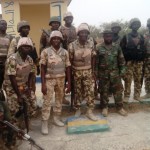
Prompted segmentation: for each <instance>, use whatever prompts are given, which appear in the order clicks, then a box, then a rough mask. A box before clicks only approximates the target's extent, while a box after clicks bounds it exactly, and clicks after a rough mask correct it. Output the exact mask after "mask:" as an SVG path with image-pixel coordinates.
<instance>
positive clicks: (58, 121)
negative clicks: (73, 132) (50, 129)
mask: <svg viewBox="0 0 150 150" xmlns="http://www.w3.org/2000/svg"><path fill="white" fill-rule="evenodd" d="M53 121H54V124H55V125H57V126H59V127H63V126H65V124H64V123H63V122H62V121H61V120H60V116H59V115H54V118H53Z"/></svg>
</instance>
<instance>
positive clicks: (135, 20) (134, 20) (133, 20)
mask: <svg viewBox="0 0 150 150" xmlns="http://www.w3.org/2000/svg"><path fill="white" fill-rule="evenodd" d="M135 22H138V23H139V24H140V27H141V21H140V20H139V19H138V18H132V19H131V20H130V23H129V28H132V25H133V23H135Z"/></svg>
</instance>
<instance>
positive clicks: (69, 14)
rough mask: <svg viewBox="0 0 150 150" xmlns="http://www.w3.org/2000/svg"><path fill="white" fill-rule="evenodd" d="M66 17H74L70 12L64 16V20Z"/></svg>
mask: <svg viewBox="0 0 150 150" xmlns="http://www.w3.org/2000/svg"><path fill="white" fill-rule="evenodd" d="M66 17H73V15H72V13H71V12H70V11H67V12H66V13H65V14H64V17H63V19H65V18H66Z"/></svg>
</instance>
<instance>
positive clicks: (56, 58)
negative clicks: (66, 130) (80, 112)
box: [40, 31, 71, 134]
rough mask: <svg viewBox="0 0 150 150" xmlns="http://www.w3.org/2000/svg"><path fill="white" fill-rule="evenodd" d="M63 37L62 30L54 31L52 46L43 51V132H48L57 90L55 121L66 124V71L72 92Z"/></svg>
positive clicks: (68, 62)
mask: <svg viewBox="0 0 150 150" xmlns="http://www.w3.org/2000/svg"><path fill="white" fill-rule="evenodd" d="M62 40H63V37H62V34H61V32H60V31H53V32H52V33H51V35H50V39H49V41H50V44H51V46H50V47H48V48H46V49H44V50H43V51H42V53H41V60H40V64H41V79H42V88H41V89H42V93H43V98H44V102H43V107H42V127H41V132H42V133H43V134H48V119H49V116H50V112H51V105H52V104H51V103H52V99H53V94H54V92H55V106H54V107H53V111H54V114H53V115H54V116H53V121H54V123H55V125H57V126H60V127H62V126H64V123H63V122H62V121H61V118H60V116H61V112H62V100H63V96H64V83H65V72H66V75H67V81H68V87H67V91H66V92H70V65H71V64H70V61H69V55H68V52H67V51H66V50H65V49H63V48H62V47H61V43H62Z"/></svg>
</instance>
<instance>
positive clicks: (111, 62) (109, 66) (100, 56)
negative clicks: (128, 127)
mask: <svg viewBox="0 0 150 150" xmlns="http://www.w3.org/2000/svg"><path fill="white" fill-rule="evenodd" d="M103 38H104V43H103V44H101V45H98V46H97V58H96V76H97V78H98V79H99V83H100V88H101V90H100V94H101V105H102V115H103V116H104V117H107V116H108V102H109V99H108V94H109V87H110V84H111V87H112V89H111V91H112V94H113V96H114V99H115V104H116V108H117V112H118V113H119V114H120V115H122V116H126V115H127V112H126V111H125V110H124V109H123V102H122V92H123V85H122V83H121V76H123V75H124V73H125V60H124V57H123V54H122V50H121V48H120V46H119V45H116V44H114V43H112V39H113V35H112V31H110V30H105V31H104V32H103Z"/></svg>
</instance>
